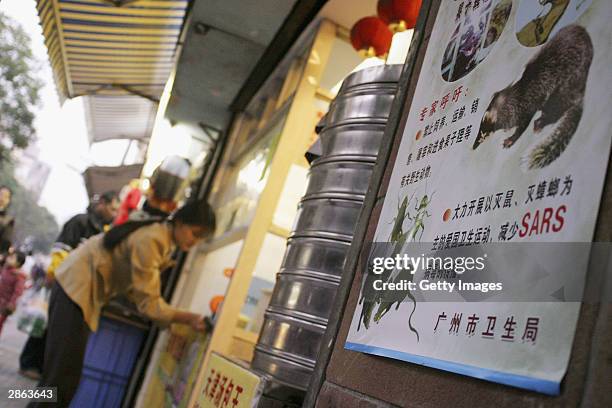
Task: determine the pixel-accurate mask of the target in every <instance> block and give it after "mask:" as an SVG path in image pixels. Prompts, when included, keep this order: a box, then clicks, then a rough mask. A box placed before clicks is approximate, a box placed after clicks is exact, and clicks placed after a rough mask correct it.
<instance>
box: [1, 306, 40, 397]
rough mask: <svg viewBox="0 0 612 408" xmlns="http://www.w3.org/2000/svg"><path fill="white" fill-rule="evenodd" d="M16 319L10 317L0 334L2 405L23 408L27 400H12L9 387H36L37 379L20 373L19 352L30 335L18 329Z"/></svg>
mask: <svg viewBox="0 0 612 408" xmlns="http://www.w3.org/2000/svg"><path fill="white" fill-rule="evenodd" d="M16 325H17V323H16V319H15V318H14V316H13V317H10V318H9V319H8V320H7V321H6V322H5V323H4V328H3V329H2V333H1V334H0V393H1V394H0V407H3V408H23V407H25V406H26V405H27V404H28V401H27V400H10V399H9V398H8V390H9V389H21V390H23V389H29V388H33V387H36V381H33V380H30V379H28V378H25V377H22V376H21V375H19V373H18V371H19V354H21V349H22V348H23V345H24V343H25V342H26V340H27V338H28V336H27V335H26V334H24V333H22V332H20V331H19V330H17V326H16Z"/></svg>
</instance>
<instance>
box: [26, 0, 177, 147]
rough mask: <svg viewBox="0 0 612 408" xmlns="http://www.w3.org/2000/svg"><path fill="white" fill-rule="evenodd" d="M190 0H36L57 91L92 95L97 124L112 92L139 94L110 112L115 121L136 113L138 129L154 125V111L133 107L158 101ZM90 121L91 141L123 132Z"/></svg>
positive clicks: (67, 94)
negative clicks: (142, 113) (150, 120)
mask: <svg viewBox="0 0 612 408" xmlns="http://www.w3.org/2000/svg"><path fill="white" fill-rule="evenodd" d="M188 3H189V1H188V0H37V8H38V13H39V16H40V21H41V25H42V28H43V34H44V37H45V43H46V45H47V48H48V52H49V59H50V62H51V66H52V69H53V74H54V77H55V83H56V86H57V90H58V93H59V94H60V98H61V99H62V100H65V99H66V98H74V97H77V96H88V97H87V98H88V99H89V102H88V103H87V105H88V112H87V115H88V120H90V123H94V124H96V123H103V122H104V121H105V120H106V116H105V115H108V113H109V110H108V109H106V110H104V111H103V112H101V110H100V109H97V108H98V107H99V106H101V105H106V106H111V105H112V101H116V99H107V98H108V97H117V96H123V95H133V96H138V98H130V99H129V101H128V100H127V99H126V100H125V101H124V102H123V105H122V108H125V109H118V107H117V109H114V111H113V112H112V118H113V119H114V120H116V121H117V122H120V121H124V122H126V121H129V120H130V119H131V120H132V121H134V122H137V123H139V124H140V129H139V130H138V131H136V133H138V134H139V135H141V134H142V133H143V132H145V133H146V132H147V131H148V132H149V133H150V128H149V122H148V118H149V116H150V115H149V114H144V115H142V117H139V118H134V117H131V112H133V111H135V110H138V111H139V112H141V111H143V110H148V111H149V112H150V111H151V110H154V109H156V106H155V105H156V103H157V101H158V100H159V98H160V96H161V93H162V91H163V88H164V85H165V84H166V81H167V79H168V76H169V74H170V72H171V70H172V69H173V66H174V61H175V53H176V48H177V43H178V39H179V35H180V33H181V29H182V26H183V20H184V18H185V13H186V9H187V6H188ZM142 100H144V101H146V102H143V101H142ZM109 102H111V103H109ZM150 102H152V103H153V105H152V104H151V103H150ZM126 104H127V105H129V106H126ZM145 106H146V108H145ZM100 113H103V114H102V115H99V114H100ZM141 119H142V121H140V120H141ZM133 126H136V123H134V124H133ZM117 127H118V128H120V126H117ZM90 129H91V130H92V131H93V132H94V133H93V134H90V140H92V141H99V140H106V139H108V138H120V137H123V136H122V135H121V134H120V133H119V132H117V133H112V132H111V129H109V128H105V129H98V127H96V126H95V125H94V126H92V127H90ZM98 130H100V132H99V133H98ZM109 132H110V133H109ZM129 133H133V131H130V132H129ZM138 137H140V136H138ZM147 137H148V135H147Z"/></svg>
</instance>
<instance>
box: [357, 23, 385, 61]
mask: <svg viewBox="0 0 612 408" xmlns="http://www.w3.org/2000/svg"><path fill="white" fill-rule="evenodd" d="M392 37H393V34H392V33H391V31H389V28H388V27H387V25H386V24H385V23H384V22H383V21H382V20H381V19H380V18H378V17H364V18H362V19H361V20H359V21H357V22H356V23H355V25H354V26H353V28H351V44H352V45H353V48H354V49H356V50H357V51H359V52H360V53H364V54H365V56H367V57H373V56H378V57H384V56H385V55H386V54H387V53H388V52H389V47H391V38H392Z"/></svg>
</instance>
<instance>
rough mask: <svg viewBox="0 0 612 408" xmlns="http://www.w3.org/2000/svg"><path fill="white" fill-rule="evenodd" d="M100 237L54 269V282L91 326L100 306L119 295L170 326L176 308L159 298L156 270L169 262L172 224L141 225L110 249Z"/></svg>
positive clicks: (91, 240)
mask: <svg viewBox="0 0 612 408" xmlns="http://www.w3.org/2000/svg"><path fill="white" fill-rule="evenodd" d="M103 236H104V234H98V235H94V236H93V237H91V238H90V239H88V240H87V241H85V242H84V243H83V244H81V245H80V246H79V247H78V248H77V249H76V250H74V251H72V252H71V253H70V255H68V257H67V258H66V259H65V261H64V262H62V263H61V265H60V266H59V267H58V268H57V271H56V279H57V281H58V282H59V284H60V286H61V287H62V288H63V289H64V291H65V292H66V294H67V295H68V296H69V297H70V298H71V299H72V300H73V301H74V302H75V303H76V304H78V305H79V306H80V307H81V310H82V311H83V317H84V319H85V322H86V323H87V325H88V326H89V328H90V329H91V330H92V331H96V330H97V328H98V321H99V320H100V312H101V309H102V307H103V306H104V305H105V304H106V303H107V302H108V301H109V300H110V299H111V298H112V297H114V296H116V295H119V294H124V295H126V296H127V297H128V298H129V299H130V300H131V301H132V302H134V304H135V305H136V306H137V307H138V310H139V311H140V312H141V313H143V314H145V315H146V316H147V317H149V318H150V319H152V320H155V321H157V322H158V323H161V324H164V325H165V324H169V323H170V322H171V320H172V318H173V316H174V312H175V310H176V309H174V308H173V307H171V306H169V305H168V304H167V303H166V302H165V301H164V299H163V298H162V297H161V293H160V292H161V287H160V273H161V272H162V271H163V270H164V269H165V268H167V267H168V266H170V265H171V258H170V257H171V255H172V251H173V250H174V242H173V239H172V225H171V224H169V223H167V222H160V223H154V224H150V225H147V226H144V227H140V228H139V229H137V230H136V231H134V232H132V233H131V234H130V235H129V236H128V237H127V238H126V239H124V240H123V241H122V242H121V243H119V245H117V246H116V247H115V248H113V249H112V250H110V251H109V250H107V249H105V248H104V247H103V246H102V238H103Z"/></svg>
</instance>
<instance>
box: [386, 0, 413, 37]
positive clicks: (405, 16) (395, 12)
mask: <svg viewBox="0 0 612 408" xmlns="http://www.w3.org/2000/svg"><path fill="white" fill-rule="evenodd" d="M421 3H422V0H378V5H377V6H376V11H377V12H378V17H380V19H381V20H382V21H384V22H385V24H387V25H389V28H390V29H391V31H393V32H398V31H404V30H409V29H412V28H414V26H416V22H417V18H418V17H419V11H420V10H421Z"/></svg>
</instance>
